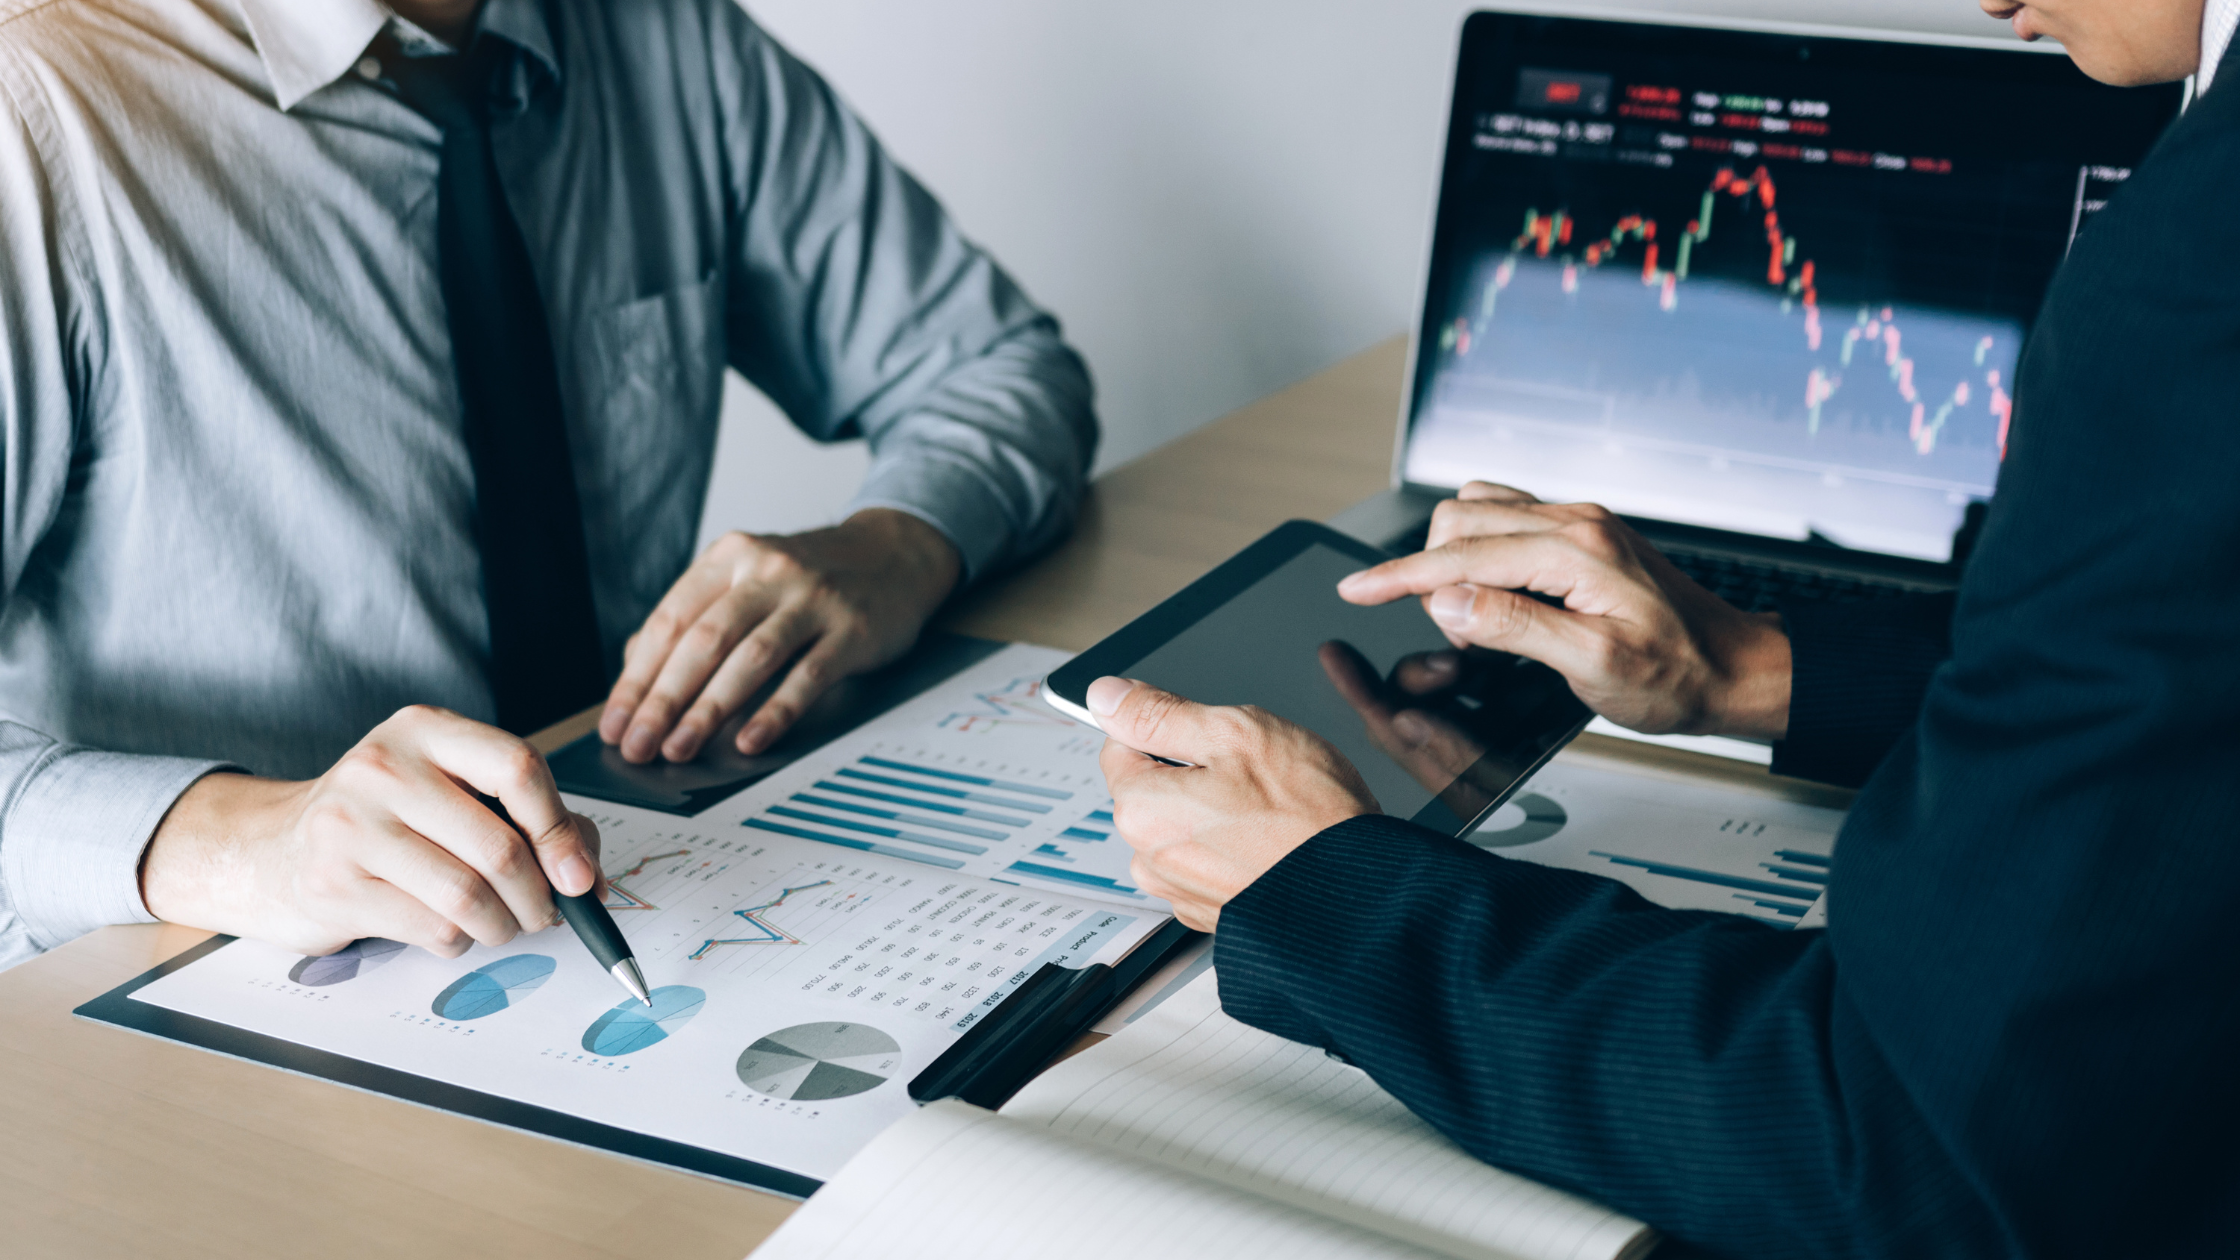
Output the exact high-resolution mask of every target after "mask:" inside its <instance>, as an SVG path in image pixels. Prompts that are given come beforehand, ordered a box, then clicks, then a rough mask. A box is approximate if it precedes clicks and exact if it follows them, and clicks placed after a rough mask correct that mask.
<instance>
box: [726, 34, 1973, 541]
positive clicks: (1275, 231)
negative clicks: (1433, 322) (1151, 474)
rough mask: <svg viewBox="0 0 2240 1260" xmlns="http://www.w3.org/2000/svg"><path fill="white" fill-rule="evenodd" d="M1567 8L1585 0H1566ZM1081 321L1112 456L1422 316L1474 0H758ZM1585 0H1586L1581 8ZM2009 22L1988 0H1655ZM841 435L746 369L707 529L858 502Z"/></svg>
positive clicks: (950, 199)
mask: <svg viewBox="0 0 2240 1260" xmlns="http://www.w3.org/2000/svg"><path fill="white" fill-rule="evenodd" d="M1555 2H1556V3H1557V4H1561V3H1562V0H1555ZM747 7H748V8H749V9H750V10H751V11H752V12H753V13H754V14H755V16H756V17H757V18H758V19H760V20H761V21H762V23H763V25H764V26H766V27H767V28H768V29H769V30H770V31H772V32H773V33H774V34H776V35H777V36H778V38H779V39H781V40H783V41H784V42H785V43H786V44H787V45H788V46H790V47H791V48H793V49H794V51H795V52H797V53H798V54H800V55H801V56H802V57H803V58H804V59H806V60H807V61H808V62H809V63H810V64H812V65H814V66H816V67H817V68H819V69H820V70H822V71H823V72H824V74H825V76H826V77H827V78H828V79H830V80H831V81H832V83H833V84H834V85H835V86H836V87H837V88H838V89H839V91H840V92H841V94H842V95H843V96H845V97H846V98H847V99H848V100H849V101H850V102H851V103H852V104H853V105H854V106H855V108H856V109H857V110H858V111H859V112H861V113H862V114H863V115H864V117H865V118H866V119H868V120H869V122H870V124H871V126H872V127H873V129H874V130H876V131H877V132H878V133H879V134H880V136H881V137H882V138H883V139H884V140H885V141H886V143H887V145H888V147H889V148H890V149H891V150H892V151H893V152H894V153H895V154H896V155H897V157H898V158H899V159H900V160H901V161H902V162H903V163H904V164H905V165H906V166H908V167H909V168H910V169H911V170H912V171H914V172H916V174H917V175H918V177H919V178H920V179H922V180H924V181H925V183H926V184H927V185H929V186H930V187H931V188H932V189H933V190H934V192H935V193H936V194H937V195H939V196H940V197H941V198H942V200H943V201H944V202H945V203H946V204H947V205H948V207H949V209H950V212H951V213H952V214H953V215H955V216H956V218H957V220H958V222H959V223H961V224H962V225H963V227H964V230H965V231H966V232H967V233H968V234H969V235H971V236H972V237H974V238H975V239H977V240H979V241H980V242H982V243H983V244H985V245H987V246H988V247H989V248H990V249H991V250H992V251H993V252H994V253H995V254H996V256H997V257H998V258H1000V259H1001V260H1002V261H1003V263H1004V265H1005V266H1006V267H1008V268H1009V269H1010V270H1011V272H1012V274H1013V275H1015V276H1017V277H1018V278H1019V279H1020V281H1021V282H1022V283H1023V284H1024V285H1025V286H1026V288H1027V290H1028V292H1030V293H1031V294H1033V295H1034V297H1035V298H1036V299H1037V300H1038V301H1040V302H1041V303H1042V304H1043V305H1044V306H1046V307H1048V308H1049V309H1051V310H1052V311H1054V312H1056V313H1057V315H1058V317H1059V318H1060V319H1061V320H1063V321H1064V323H1065V326H1066V331H1067V334H1068V336H1069V337H1070V338H1071V340H1072V341H1073V343H1074V344H1075V345H1076V346H1077V347H1079V348H1080V349H1081V350H1082V352H1083V353H1084V354H1085V355H1086V356H1087V357H1088V360H1089V364H1090V367H1091V369H1092V370H1093V371H1094V372H1095V373H1096V378H1097V385H1098V393H1099V399H1100V411H1101V414H1102V416H1103V419H1104V424H1105V441H1104V447H1103V450H1102V453H1101V457H1100V459H1099V461H1098V463H1099V467H1100V468H1109V467H1111V466H1112V465H1114V464H1116V463H1120V462H1124V461H1126V460H1128V459H1131V458H1133V457H1135V456H1137V455H1140V454H1142V453H1144V452H1145V451H1147V450H1150V449H1151V448H1152V447H1154V446H1157V445H1159V444H1160V443H1162V442H1165V441H1167V440H1169V439H1171V438H1174V437H1177V436H1180V435H1181V434H1183V433H1186V432H1188V431H1189V430H1191V429H1193V428H1195V427H1197V426H1198V425H1201V424H1204V423H1205V422H1206V421H1208V420H1211V419H1214V418H1215V417H1217V416H1219V415H1221V414H1223V413H1224V412H1227V411H1229V410H1230V409H1232V408H1235V407H1237V406H1240V405H1242V404H1244V403H1247V402H1250V401H1252V400H1253V399H1255V398H1258V397H1261V396H1262V395H1264V394H1267V393H1269V392H1271V391H1273V390H1275V389H1277V388H1279V387H1280V386H1283V385H1286V384H1289V383H1291V382H1292V381H1295V380H1298V379H1300V378H1301V377H1304V376H1307V375H1310V374H1311V373H1313V372H1315V371H1317V370H1319V369H1321V368H1323V367H1326V366H1328V365H1329V364H1331V363H1333V362H1336V361H1337V360H1339V359H1341V358H1344V357H1345V356H1347V355H1349V354H1352V353H1353V352H1355V351H1357V350H1360V349H1362V348H1364V347H1366V346H1368V345H1371V344H1373V343H1375V342H1377V341H1378V340H1381V339H1382V338H1385V337H1389V336H1391V335H1393V334H1394V333H1397V332H1400V331H1402V330H1404V329H1405V328H1406V327H1407V326H1408V324H1409V323H1410V322H1411V321H1412V319H1413V314H1414V306H1415V298H1416V294H1415V286H1416V284H1417V283H1418V274H1417V273H1418V270H1419V268H1420V266H1421V253H1422V250H1423V246H1424V239H1425V234H1426V232H1427V230H1428V228H1429V223H1430V214H1431V203H1432V196H1433V192H1434V183H1435V181H1436V179H1437V176H1438V165H1439V155H1440V145H1441V141H1442V132H1443V129H1444V126H1445V115H1446V103H1447V87H1448V76H1449V74H1450V72H1451V59H1452V57H1453V54H1454V40H1455V34H1456V31H1457V30H1458V28H1459V26H1460V24H1461V21H1462V18H1463V16H1464V15H1465V14H1467V13H1468V12H1470V11H1471V10H1472V9H1474V8H1479V7H1483V6H1482V5H1476V4H1470V3H1465V2H1463V0H1124V2H1123V3H1104V4H1089V3H1083V2H1082V0H945V2H943V3H938V4H936V3H926V2H925V0H747ZM1569 7H1582V6H1569ZM1633 7H1634V8H1636V9H1639V10H1644V11H1661V12H1691V11H1692V12H1698V13H1705V14H1717V15H1721V16H1725V17H1730V18H1738V19H1748V20H1773V21H1812V22H1823V23H1829V24H1834V25H1851V26H1858V27H1867V28H1881V29H1891V30H1917V31H1929V32H1935V33H1939V34H1946V35H1962V36H1978V37H1982V36H1997V35H1999V34H2001V33H2002V32H2004V29H2005V28H2004V27H2003V26H2001V25H2000V24H1998V23H1995V22H1992V21H1991V20H1990V19H1988V18H1986V17H1984V16H1983V14H1982V13H1981V11H1980V10H1978V9H1977V7H1976V5H1975V3H1974V0H1692V2H1690V3H1681V2H1678V0H1635V3H1634V5H1633ZM863 466H864V456H863V451H862V449H861V443H849V444H846V445H843V446H839V447H834V448H824V449H820V448H818V447H816V446H815V445H814V444H813V443H810V442H809V441H808V440H806V439H804V438H802V437H800V436H799V435H798V434H797V433H795V432H794V431H793V430H792V429H791V428H790V426H788V425H787V424H786V423H785V421H784V419H783V417H781V416H780V415H778V413H777V412H776V411H775V409H773V408H772V407H770V405H769V404H768V403H767V402H766V401H765V400H763V399H762V398H761V397H760V396H759V395H757V394H756V393H755V392H754V391H753V390H752V389H750V388H747V387H746V386H745V385H743V384H742V383H740V382H738V381H737V380H736V378H734V380H733V382H732V388H731V390H730V391H729V392H728V393H727V394H726V398H725V415H724V430H723V438H722V441H721V443H720V445H719V448H718V451H717V467H716V474H715V479H714V484H713V485H712V486H711V489H710V495H709V509H708V515H707V524H706V529H705V531H704V532H706V533H708V534H711V535H712V534H713V533H714V532H717V531H720V530H723V529H728V528H745V529H754V530H764V531H778V530H790V529H800V528H805V527H808V526H811V525H816V524H821V523H825V522H828V521H830V520H831V519H833V517H834V516H835V514H836V513H837V512H838V511H839V509H840V507H841V506H842V505H843V504H844V503H845V502H846V500H847V498H848V495H849V493H850V492H851V490H852V489H853V488H854V485H855V482H856V480H857V479H858V478H859V477H860V476H861V475H862V470H863Z"/></svg>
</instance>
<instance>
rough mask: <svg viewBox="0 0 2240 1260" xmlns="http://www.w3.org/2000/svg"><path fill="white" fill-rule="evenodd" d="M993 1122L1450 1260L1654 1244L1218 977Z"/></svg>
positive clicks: (1028, 1091) (1562, 1258)
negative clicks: (1441, 1124)
mask: <svg viewBox="0 0 2240 1260" xmlns="http://www.w3.org/2000/svg"><path fill="white" fill-rule="evenodd" d="M1002 1114H1003V1116H1004V1117H1005V1118H1006V1119H1010V1120H1019V1121H1027V1122H1031V1123H1034V1124H1038V1125H1041V1126H1044V1127H1046V1128H1047V1129H1049V1130H1050V1131H1052V1132H1056V1133H1063V1134H1066V1135H1068V1136H1070V1137H1074V1138H1077V1139H1080V1140H1082V1141H1085V1142H1090V1143H1094V1144H1096V1145H1099V1146H1104V1147H1108V1148H1111V1149H1115V1150H1120V1151H1125V1152H1128V1153H1130V1154H1134V1155H1137V1156H1140V1157H1142V1158H1144V1159H1146V1160H1148V1161H1151V1162H1154V1163H1157V1164H1161V1165H1164V1166H1167V1167H1171V1168H1175V1169H1179V1170H1181V1171H1184V1172H1188V1173H1194V1174H1196V1175H1198V1176H1201V1177H1208V1178H1213V1179H1216V1180H1219V1181H1222V1182H1224V1183H1227V1184H1228V1185H1231V1186H1234V1187H1236V1188H1239V1189H1243V1190H1248V1191H1252V1192H1255V1193H1257V1194H1260V1195H1265V1196H1267V1197H1269V1198H1273V1199H1279V1200H1282V1201H1284V1202H1287V1203H1290V1204H1292V1205H1294V1206H1296V1207H1300V1208H1304V1209H1308V1210H1311V1211H1314V1212H1318V1213H1321V1214H1323V1215H1326V1216H1329V1217H1332V1218H1334V1219H1338V1220H1344V1221H1350V1222H1353V1223H1355V1224H1358V1225H1361V1226H1364V1227H1366V1228H1368V1229H1371V1230H1374V1231H1375V1232H1377V1233H1379V1234H1383V1235H1387V1236H1390V1237H1394V1238H1400V1239H1405V1240H1407V1241H1410V1242H1413V1243H1415V1244H1417V1245H1418V1246H1421V1247H1424V1248H1426V1249H1428V1250H1432V1251H1436V1252H1438V1253H1440V1254H1442V1255H1446V1256H1452V1257H1456V1258H1457V1260H1481V1258H1482V1257H1485V1256H1488V1255H1512V1256H1516V1257H1519V1260H1612V1258H1613V1257H1619V1256H1631V1255H1635V1254H1639V1253H1640V1252H1643V1251H1646V1250H1647V1249H1648V1248H1649V1247H1650V1246H1652V1245H1654V1243H1655V1235H1654V1234H1652V1233H1651V1232H1650V1231H1649V1229H1648V1227H1647V1226H1644V1225H1643V1224H1641V1223H1640V1222H1639V1221H1636V1220H1633V1219H1631V1218H1628V1217H1625V1216H1620V1215H1619V1214H1617V1213H1615V1212H1612V1211H1610V1210H1609V1209H1608V1208H1604V1207H1601V1206H1599V1205H1597V1204H1594V1203H1590V1202H1588V1201H1587V1200H1584V1199H1581V1198H1578V1197H1576V1196H1573V1195H1570V1194H1566V1193H1564V1192H1562V1191H1559V1190H1554V1189H1550V1188H1549V1187H1547V1186H1543V1185H1540V1184H1539V1183H1537V1182H1534V1181H1530V1180H1527V1179H1526V1178H1523V1177H1519V1176H1515V1175H1513V1174H1510V1173H1505V1172H1502V1171H1501V1170H1500V1169H1497V1168H1494V1167H1492V1166H1490V1165H1487V1164H1484V1163H1481V1162H1480V1161H1478V1160H1477V1159H1476V1158H1474V1157H1472V1156H1471V1155H1470V1154H1469V1153H1468V1152H1466V1151H1464V1150H1463V1149H1462V1148H1461V1147H1459V1146H1456V1145H1455V1144H1454V1143H1453V1142H1451V1141H1449V1140H1448V1139H1447V1138H1446V1137H1445V1136H1443V1135H1441V1134H1440V1133H1439V1132H1438V1131H1437V1130H1435V1129H1433V1128H1432V1127H1431V1126H1429V1125H1427V1124H1425V1123H1424V1122H1423V1121H1421V1120H1419V1119H1417V1118H1416V1117H1415V1115H1414V1114H1413V1113H1411V1112H1409V1111H1408V1109H1407V1108H1406V1107H1403V1106H1402V1105H1401V1104H1400V1101H1399V1100H1398V1099H1396V1098H1394V1097H1393V1096H1392V1095H1390V1094H1388V1093H1386V1092H1384V1090H1382V1089H1380V1088H1378V1087H1377V1084H1376V1082H1374V1081H1372V1080H1370V1079H1369V1076H1368V1074H1367V1073H1365V1072H1362V1071H1361V1070H1360V1069H1358V1068H1352V1067H1347V1066H1346V1065H1344V1064H1342V1063H1339V1062H1337V1061H1336V1060H1334V1059H1331V1058H1330V1057H1329V1056H1327V1055H1325V1054H1323V1053H1322V1052H1321V1051H1320V1050H1317V1049H1315V1048H1313V1047H1311V1046H1302V1045H1298V1044H1297V1043H1294V1042H1289V1041H1285V1040H1283V1039H1282V1038H1280V1037H1274V1036H1270V1035H1269V1034H1267V1033H1264V1032H1261V1031H1259V1030H1258V1029H1255V1028H1249V1027H1246V1026H1245V1025H1243V1024H1241V1023H1238V1022H1237V1021H1236V1020H1234V1019H1231V1018H1229V1017H1228V1016H1227V1015H1225V1014H1223V1013H1222V1011H1221V1001H1220V997H1219V995H1218V993H1217V991H1216V989H1215V976H1214V975H1213V974H1211V973H1208V974H1207V975H1204V976H1201V977H1199V978H1198V979H1197V980H1195V981H1193V982H1192V983H1191V985H1190V986H1189V987H1188V988H1187V989H1185V990H1183V991H1182V992H1181V993H1178V994H1176V995H1175V996H1173V997H1171V998H1169V999H1167V1001H1166V1002H1165V1003H1164V1004H1162V1005H1161V1006H1159V1007H1158V1008H1157V1009H1155V1010H1153V1011H1152V1012H1151V1013H1150V1014H1148V1015H1145V1016H1143V1017H1142V1018H1141V1019H1138V1020H1137V1021H1136V1022H1135V1023H1134V1024H1133V1025H1131V1026H1130V1027H1129V1028H1128V1029H1127V1030H1126V1031H1125V1032H1122V1033H1121V1034H1119V1035H1118V1036H1116V1037H1113V1038H1112V1039H1111V1040H1109V1041H1106V1042H1104V1043H1103V1044H1101V1045H1098V1046H1095V1047H1093V1048H1091V1049H1089V1050H1087V1051H1084V1052H1083V1053H1081V1054H1078V1055H1076V1056H1074V1057H1073V1058H1071V1059H1068V1060H1067V1061H1066V1062H1064V1063H1061V1064H1059V1065H1058V1066H1057V1067H1054V1068H1052V1069H1051V1070H1049V1071H1048V1072H1045V1073H1043V1075H1042V1076H1041V1077H1040V1078H1039V1079H1037V1080H1035V1081H1034V1082H1033V1083H1031V1084H1029V1085H1028V1086H1027V1087H1026V1088H1025V1089H1024V1090H1022V1091H1020V1092H1019V1094H1018V1095H1017V1096H1016V1097H1014V1098H1013V1099H1012V1100H1011V1101H1010V1102H1009V1103H1008V1104H1006V1105H1005V1106H1004V1108H1003V1113H1002Z"/></svg>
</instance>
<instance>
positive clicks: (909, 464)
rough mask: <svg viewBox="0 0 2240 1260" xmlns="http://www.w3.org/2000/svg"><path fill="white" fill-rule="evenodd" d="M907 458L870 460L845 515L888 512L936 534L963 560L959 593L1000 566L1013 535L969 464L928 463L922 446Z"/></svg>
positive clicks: (978, 475)
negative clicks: (928, 527)
mask: <svg viewBox="0 0 2240 1260" xmlns="http://www.w3.org/2000/svg"><path fill="white" fill-rule="evenodd" d="M910 455H911V458H910V459H908V460H901V459H896V460H891V461H890V460H878V461H874V462H873V464H872V466H871V471H870V473H869V474H868V475H866V476H865V477H864V479H863V488H862V489H860V490H858V491H857V492H856V497H855V499H854V500H853V501H852V502H850V503H849V504H848V514H849V515H851V516H852V515H854V514H855V513H857V512H861V511H863V510H865V509H867V508H891V509H893V510H895V511H897V512H907V513H909V514H910V515H912V516H915V517H917V518H918V519H919V520H921V521H924V522H925V523H926V524H928V525H931V526H933V527H934V528H935V529H937V530H939V531H941V536H942V537H944V538H946V539H948V540H949V542H950V545H952V546H954V547H955V548H956V549H957V556H958V558H959V559H960V560H962V561H963V567H964V572H963V575H962V576H961V577H960V578H959V579H958V581H957V586H958V588H959V589H962V588H963V587H964V586H966V585H967V584H969V583H970V582H972V581H973V579H974V578H976V577H979V576H981V575H984V574H986V573H988V572H989V571H990V570H992V569H994V568H996V567H997V566H998V565H999V564H1001V563H1002V561H1003V559H1004V557H1005V556H1006V554H1007V553H1008V552H1009V551H1010V548H1011V541H1012V536H1013V534H1014V533H1015V531H1014V530H1013V528H1012V525H1011V522H1010V520H1009V519H1007V518H1006V517H1005V515H1004V512H1003V509H1002V508H1001V507H1000V506H999V505H998V504H997V503H996V502H995V497H994V496H993V495H991V494H989V492H988V487H987V484H986V482H985V480H984V479H983V477H982V475H981V474H980V473H979V472H978V471H977V470H975V469H974V468H972V467H971V466H970V465H969V464H964V463H950V462H947V461H944V460H941V459H939V458H929V457H928V456H927V453H926V452H925V450H924V448H922V447H918V448H913V449H912V450H911V451H910Z"/></svg>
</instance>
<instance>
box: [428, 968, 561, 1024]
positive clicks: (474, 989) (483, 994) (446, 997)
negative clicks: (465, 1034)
mask: <svg viewBox="0 0 2240 1260" xmlns="http://www.w3.org/2000/svg"><path fill="white" fill-rule="evenodd" d="M551 975H552V960H551V959H550V958H547V957H545V956H544V955H543V954H515V955H514V956H513V957H511V958H501V959H499V960H498V961H496V962H494V963H486V964H484V965H483V966H480V967H477V968H475V969H474V970H473V971H470V972H468V973H467V974H465V975H463V976H461V977H459V978H458V979H456V980H454V981H452V982H451V983H450V984H449V985H447V986H445V987H444V990H443V992H441V993H438V994H436V1000H435V1001H433V1002H431V1003H429V1004H428V1009H429V1010H431V1011H434V1012H435V1013H436V1017H437V1018H439V1019H452V1020H469V1019H481V1018H482V1017H483V1016H485V1015H495V1014H497V1013H498V1012H499V1011H502V1010H504V1009H506V1008H507V1007H509V1006H515V1005H518V1004H519V1003H520V1001H521V999H523V998H525V997H527V996H529V995H530V994H531V993H534V992H536V990H537V986H538V985H541V984H543V983H544V982H545V980H546V978H547V977H549V976H551Z"/></svg>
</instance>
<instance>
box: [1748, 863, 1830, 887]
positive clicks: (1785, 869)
mask: <svg viewBox="0 0 2240 1260" xmlns="http://www.w3.org/2000/svg"><path fill="white" fill-rule="evenodd" d="M1758 865H1760V866H1762V867H1764V868H1766V869H1767V870H1769V871H1772V872H1773V873H1774V874H1776V875H1779V876H1780V877H1781V878H1783V879H1798V880H1803V881H1804V882H1805V883H1807V884H1814V885H1822V886H1824V885H1826V884H1827V882H1828V872H1826V871H1824V870H1820V871H1810V870H1802V869H1799V868H1798V867H1794V866H1780V865H1776V864H1775V863H1772V862H1760V863H1758Z"/></svg>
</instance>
